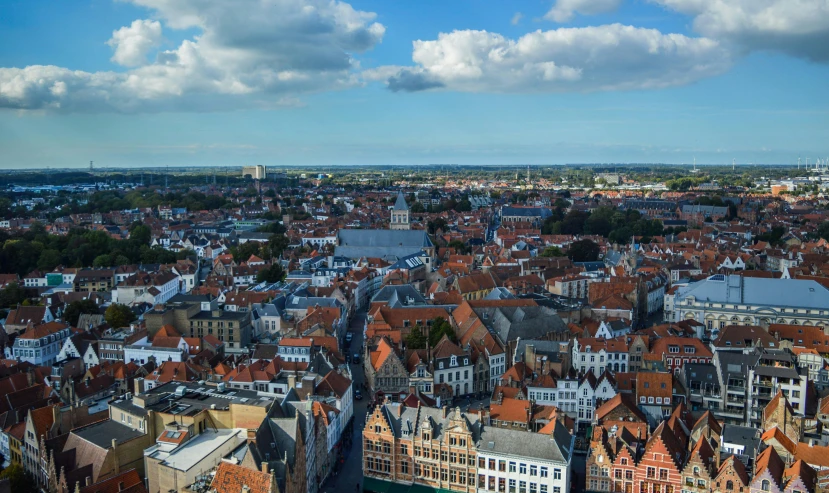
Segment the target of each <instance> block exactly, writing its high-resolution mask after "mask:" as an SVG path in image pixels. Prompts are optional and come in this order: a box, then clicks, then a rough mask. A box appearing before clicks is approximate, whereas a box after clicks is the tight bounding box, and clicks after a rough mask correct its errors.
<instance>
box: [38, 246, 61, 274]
mask: <svg viewBox="0 0 829 493" xmlns="http://www.w3.org/2000/svg"><path fill="white" fill-rule="evenodd" d="M60 262H61V257H60V252H59V251H58V250H55V249H52V248H50V249H47V250H43V251H42V252H40V258H39V259H38V260H37V268H38V269H39V270H41V271H43V272H51V271H52V269H54V268H55V267H57V266H58V265H60Z"/></svg>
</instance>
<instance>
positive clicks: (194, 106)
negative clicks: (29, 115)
mask: <svg viewBox="0 0 829 493" xmlns="http://www.w3.org/2000/svg"><path fill="white" fill-rule="evenodd" d="M128 1H131V2H132V3H134V4H137V5H139V6H143V7H147V8H149V9H151V10H152V13H153V17H154V18H157V19H159V21H160V23H161V24H164V26H165V27H167V28H172V29H193V28H194V29H198V30H200V34H199V35H197V36H195V37H194V38H193V39H188V40H185V41H183V42H182V43H181V45H179V46H178V47H177V48H176V49H173V50H165V51H161V52H159V53H158V54H157V56H156V59H155V61H154V62H152V63H150V64H146V65H143V66H138V67H136V68H133V69H131V70H128V71H126V72H94V73H91V72H83V71H75V70H71V69H69V68H63V67H55V66H43V65H32V66H28V67H25V68H22V69H21V68H0V108H4V107H5V108H14V109H23V110H35V109H50V110H60V111H67V112H68V111H124V112H133V111H166V110H192V111H210V110H223V109H235V108H239V107H244V106H257V107H258V106H262V105H265V106H296V105H297V104H299V103H297V101H298V100H297V99H296V97H297V96H298V95H301V94H303V93H309V92H315V91H323V90H335V89H339V88H345V87H351V86H353V85H355V84H358V83H359V82H360V80H359V77H358V74H357V71H358V69H359V64H358V63H357V61H356V60H355V59H354V58H353V56H352V54H354V53H360V52H364V51H366V50H369V49H371V48H372V47H374V46H375V45H376V44H378V43H379V42H380V41H381V40H382V37H383V34H384V33H385V28H384V27H383V25H381V24H379V23H377V22H375V20H374V19H375V18H376V14H374V13H371V12H361V11H357V10H354V9H353V8H352V7H351V6H350V5H349V4H347V3H343V2H340V1H336V0H281V1H279V2H265V1H259V0H246V1H242V0H238V1H235V2H227V1H225V0H128ZM148 22H149V23H150V25H147V23H148ZM157 23H158V22H156V24H157ZM153 26H154V24H153V22H152V21H136V23H133V24H132V25H131V26H130V27H127V28H122V29H119V30H118V31H115V32H114V33H113V38H112V40H111V41H110V43H111V44H112V45H113V46H115V55H114V57H113V59H114V60H115V61H116V62H118V63H124V64H127V65H136V64H140V63H142V62H143V57H145V56H146V54H147V52H148V50H149V49H151V48H152V46H154V45H153V44H148V39H152V40H153V43H157V41H155V40H156V39H160V27H161V25H160V24H159V26H158V28H159V29H158V36H157V37H156V38H153V37H152V36H147V35H146V34H147V32H148V31H153V30H154V29H155V28H154V27H153ZM148 28H149V29H148Z"/></svg>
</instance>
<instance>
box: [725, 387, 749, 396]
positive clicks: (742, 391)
mask: <svg viewBox="0 0 829 493" xmlns="http://www.w3.org/2000/svg"><path fill="white" fill-rule="evenodd" d="M727 390H728V392H736V393H739V394H745V392H746V388H745V386H744V385H729V386H728V387H727Z"/></svg>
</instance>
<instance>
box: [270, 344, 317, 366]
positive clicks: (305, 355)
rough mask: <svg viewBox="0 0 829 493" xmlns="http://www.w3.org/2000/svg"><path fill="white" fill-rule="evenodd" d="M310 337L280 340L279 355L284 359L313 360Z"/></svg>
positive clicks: (306, 361) (307, 361) (308, 361)
mask: <svg viewBox="0 0 829 493" xmlns="http://www.w3.org/2000/svg"><path fill="white" fill-rule="evenodd" d="M311 342H312V341H311V339H310V338H302V339H298V338H286V339H282V340H281V341H279V351H278V354H279V357H280V358H282V361H300V362H303V363H310V362H311Z"/></svg>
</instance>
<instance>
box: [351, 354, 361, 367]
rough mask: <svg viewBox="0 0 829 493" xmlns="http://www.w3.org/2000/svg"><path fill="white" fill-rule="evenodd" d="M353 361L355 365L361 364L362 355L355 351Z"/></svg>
mask: <svg viewBox="0 0 829 493" xmlns="http://www.w3.org/2000/svg"><path fill="white" fill-rule="evenodd" d="M351 362H352V363H354V364H355V365H359V364H360V355H359V354H357V353H354V355H353V356H352V357H351Z"/></svg>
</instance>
